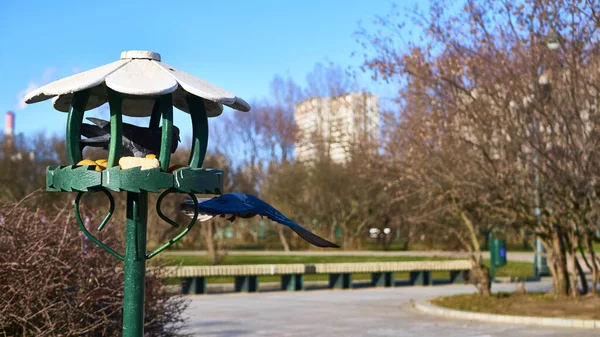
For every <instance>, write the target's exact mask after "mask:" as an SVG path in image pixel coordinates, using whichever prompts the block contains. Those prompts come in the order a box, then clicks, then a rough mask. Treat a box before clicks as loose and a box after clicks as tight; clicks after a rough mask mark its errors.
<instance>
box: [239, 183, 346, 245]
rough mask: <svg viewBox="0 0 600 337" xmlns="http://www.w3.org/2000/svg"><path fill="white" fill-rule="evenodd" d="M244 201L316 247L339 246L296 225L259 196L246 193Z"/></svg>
mask: <svg viewBox="0 0 600 337" xmlns="http://www.w3.org/2000/svg"><path fill="white" fill-rule="evenodd" d="M245 197H246V203H247V204H250V205H253V206H254V209H255V210H256V212H257V213H258V214H260V215H263V216H266V217H267V218H269V219H271V220H273V221H275V222H278V223H280V224H282V225H284V226H288V227H289V228H291V229H292V230H293V231H294V232H296V234H298V235H300V237H302V238H303V239H304V240H306V241H308V242H310V243H312V244H313V245H315V246H317V247H332V248H340V246H338V245H336V244H335V243H333V242H330V241H327V240H325V239H323V238H322V237H320V236H318V235H316V234H314V233H312V232H311V231H309V230H308V229H306V228H304V227H302V226H300V225H298V224H297V223H295V222H293V221H292V220H290V219H288V218H287V217H286V216H285V215H283V214H282V213H281V212H279V211H278V210H277V209H275V208H274V207H273V206H271V205H269V204H267V203H266V202H264V201H262V200H260V199H259V198H257V197H255V196H253V195H249V194H246V195H245Z"/></svg>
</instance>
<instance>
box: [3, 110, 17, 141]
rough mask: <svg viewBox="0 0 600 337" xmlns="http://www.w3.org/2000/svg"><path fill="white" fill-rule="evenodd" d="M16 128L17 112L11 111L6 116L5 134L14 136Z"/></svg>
mask: <svg viewBox="0 0 600 337" xmlns="http://www.w3.org/2000/svg"><path fill="white" fill-rule="evenodd" d="M14 130H15V114H14V113H13V112H12V111H9V112H7V113H6V115H5V116H4V135H5V136H12V135H13V132H14Z"/></svg>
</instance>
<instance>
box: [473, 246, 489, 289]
mask: <svg viewBox="0 0 600 337" xmlns="http://www.w3.org/2000/svg"><path fill="white" fill-rule="evenodd" d="M471 278H472V280H473V283H474V284H475V287H477V291H478V293H479V295H480V296H485V297H487V296H490V295H491V294H492V282H491V277H490V272H489V270H488V269H487V268H486V267H485V266H484V265H483V263H481V253H480V252H479V253H477V252H475V253H474V254H471Z"/></svg>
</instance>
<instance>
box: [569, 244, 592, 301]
mask: <svg viewBox="0 0 600 337" xmlns="http://www.w3.org/2000/svg"><path fill="white" fill-rule="evenodd" d="M573 256H574V257H573V263H574V264H575V270H576V272H577V274H578V275H579V280H581V294H587V293H588V291H589V287H588V283H587V279H586V278H585V273H584V272H583V268H581V265H580V264H579V261H578V260H577V254H573ZM573 283H575V285H574V287H575V290H574V291H573V292H574V294H572V295H573V297H577V296H579V282H577V278H575V280H573Z"/></svg>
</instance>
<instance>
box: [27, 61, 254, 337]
mask: <svg viewBox="0 0 600 337" xmlns="http://www.w3.org/2000/svg"><path fill="white" fill-rule="evenodd" d="M52 97H55V99H54V100H53V105H54V107H55V108H56V109H57V110H59V111H64V112H67V113H68V116H67V135H66V146H67V154H68V158H69V163H68V164H66V165H57V166H49V167H47V169H46V190H47V191H51V192H77V196H76V198H75V203H74V208H75V209H74V211H75V218H76V220H77V222H78V224H79V227H80V229H81V231H83V233H84V234H85V235H86V236H87V237H89V239H90V240H91V241H92V242H94V243H95V244H97V245H98V246H100V247H101V248H102V249H104V250H106V251H107V252H108V253H110V254H111V255H112V256H114V257H116V258H118V259H119V260H121V261H123V262H124V274H125V281H124V282H125V287H124V300H123V336H124V337H143V335H144V292H145V278H146V260H149V259H151V258H152V257H154V256H156V255H157V254H159V253H160V252H161V251H163V250H164V249H165V248H167V247H169V246H170V245H172V244H174V243H175V242H177V241H178V240H179V239H181V238H182V237H183V236H184V235H185V234H186V233H188V232H189V231H190V230H191V229H192V227H193V226H194V224H195V223H196V220H197V217H198V211H197V207H195V208H194V209H195V214H194V216H193V218H192V220H191V222H190V223H189V224H188V225H187V226H186V227H185V229H184V230H183V231H182V232H180V233H179V234H178V235H177V236H175V237H174V238H172V239H171V240H169V241H168V242H166V243H165V244H163V245H162V246H160V247H158V248H157V249H156V250H154V251H153V252H147V251H146V226H147V215H148V193H160V196H159V198H158V200H157V203H156V211H157V214H158V215H159V217H160V218H161V219H163V220H164V221H165V222H167V223H169V224H170V225H172V226H174V227H179V224H177V223H176V222H174V221H173V220H172V219H170V218H168V217H167V216H165V215H164V214H163V212H162V210H161V204H162V201H163V199H164V198H165V197H166V196H167V195H169V194H171V193H184V194H187V195H189V196H190V197H191V198H192V200H193V201H194V203H195V204H196V206H198V200H197V199H196V197H195V195H194V193H203V194H221V193H222V190H223V181H222V171H218V170H211V169H205V168H202V163H203V161H204V156H205V154H206V148H207V145H208V117H215V116H218V115H219V114H221V112H222V111H223V105H227V106H229V107H231V108H233V109H236V110H241V111H249V110H250V106H249V105H248V104H247V103H246V102H244V101H243V100H242V99H240V98H238V97H236V96H234V95H233V94H231V93H229V92H227V91H225V90H223V89H221V88H218V87H215V86H213V85H212V84H210V83H207V82H205V81H203V80H201V79H199V78H196V77H194V76H192V75H190V74H186V73H184V72H182V71H180V70H178V69H175V68H173V67H171V66H168V65H166V64H163V63H161V59H160V55H159V54H157V53H153V52H147V51H127V52H123V53H122V54H121V59H120V60H118V61H116V62H113V63H110V64H107V65H104V66H102V67H99V68H96V69H92V70H89V71H86V72H83V73H79V74H76V75H73V76H70V77H67V78H64V79H61V80H58V81H55V82H52V83H50V84H48V85H46V86H44V87H41V88H39V89H37V90H35V91H33V92H31V93H30V94H28V95H27V96H26V97H25V101H26V103H36V102H40V101H43V100H46V99H49V98H52ZM107 102H108V104H109V107H110V124H109V126H107V128H106V130H107V131H106V133H107V134H109V135H110V143H109V144H108V145H107V149H108V159H107V160H106V167H103V166H102V167H101V166H100V165H88V163H85V164H84V162H82V159H83V154H82V146H81V142H82V139H81V130H82V124H83V116H84V112H85V111H86V110H90V109H94V108H96V107H98V106H100V105H102V104H104V103H107ZM174 105H175V106H176V107H177V108H178V109H180V110H182V111H184V112H187V113H189V114H190V117H191V125H192V150H191V153H190V156H189V160H188V165H187V166H186V167H181V168H178V169H175V168H174V167H170V166H169V165H170V160H171V153H172V152H174V151H175V148H176V146H173V145H176V144H174V142H177V141H178V139H175V138H174V136H173V135H174V133H173V129H174V125H173V106H174ZM123 115H128V116H132V117H150V122H149V126H148V128H140V130H142V131H143V132H146V133H147V134H149V135H157V139H146V140H148V141H155V142H156V144H159V145H158V147H159V148H160V150H159V153H155V156H156V158H157V159H155V160H157V161H158V163H156V166H155V167H151V168H142V166H135V165H134V166H133V167H130V168H124V167H122V165H121V167H120V164H119V161H120V159H121V158H122V155H121V154H122V153H123V152H124V148H125V147H126V146H127V145H129V146H131V144H128V143H127V142H128V141H130V140H131V137H132V135H131V134H126V133H124V132H123V122H122V116H123ZM161 122H162V126H161V127H159V124H160V123H161ZM103 129H104V128H103ZM126 136H127V137H129V138H128V139H127V140H126V138H125V137H126ZM138 145H140V144H134V146H138ZM140 159H142V158H140ZM150 159H152V158H150ZM136 160H137V159H136ZM111 191H112V192H126V193H127V211H126V214H127V215H126V233H125V254H124V255H123V254H121V253H119V252H117V251H116V250H114V249H113V248H111V247H109V246H107V245H106V244H104V243H103V242H101V241H100V240H98V239H97V238H96V237H95V236H94V235H93V234H92V233H90V231H88V229H87V228H86V227H85V225H84V223H83V221H82V220H81V215H80V211H79V206H80V202H81V197H82V196H83V195H84V194H85V193H95V192H100V193H103V194H104V195H106V196H107V197H108V200H109V202H110V208H109V212H108V214H107V215H106V217H105V218H104V220H103V221H102V223H100V224H99V225H98V227H97V230H98V231H100V230H102V229H103V228H104V226H105V225H106V223H107V222H108V221H109V220H110V218H111V216H112V215H113V212H114V209H115V203H114V199H113V197H112V194H111Z"/></svg>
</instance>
